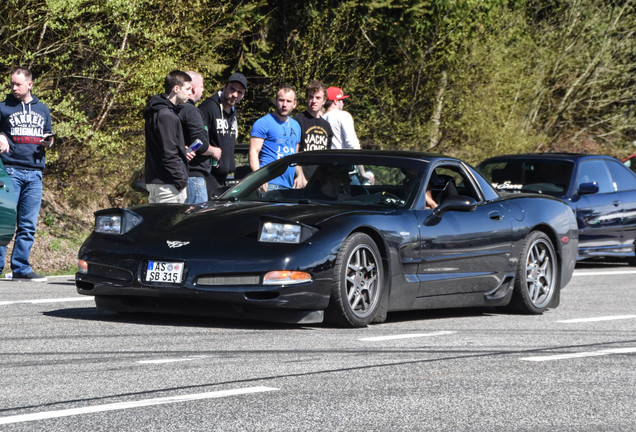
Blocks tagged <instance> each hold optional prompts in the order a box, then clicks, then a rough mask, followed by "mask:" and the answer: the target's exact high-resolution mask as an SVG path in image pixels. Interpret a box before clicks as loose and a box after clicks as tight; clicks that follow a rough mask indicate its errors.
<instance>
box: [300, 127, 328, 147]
mask: <svg viewBox="0 0 636 432" xmlns="http://www.w3.org/2000/svg"><path fill="white" fill-rule="evenodd" d="M328 148H329V136H328V135H327V131H326V130H325V129H324V128H323V127H321V126H312V127H310V128H309V129H307V131H306V132H305V150H327V149H328Z"/></svg>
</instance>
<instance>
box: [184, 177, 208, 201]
mask: <svg viewBox="0 0 636 432" xmlns="http://www.w3.org/2000/svg"><path fill="white" fill-rule="evenodd" d="M187 190H188V197H187V198H186V200H185V203H186V204H201V203H204V202H206V201H207V200H208V188H207V186H206V185H205V178H203V177H188V187H187Z"/></svg>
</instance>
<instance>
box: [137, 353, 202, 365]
mask: <svg viewBox="0 0 636 432" xmlns="http://www.w3.org/2000/svg"><path fill="white" fill-rule="evenodd" d="M208 357H210V356H205V355H200V356H191V357H182V358H171V359H157V360H140V361H138V362H137V363H138V364H164V363H177V362H184V361H192V360H199V359H202V358H208Z"/></svg>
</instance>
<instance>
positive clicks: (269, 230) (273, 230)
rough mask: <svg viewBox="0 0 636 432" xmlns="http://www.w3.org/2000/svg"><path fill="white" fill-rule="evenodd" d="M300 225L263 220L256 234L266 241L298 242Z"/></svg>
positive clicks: (260, 239)
mask: <svg viewBox="0 0 636 432" xmlns="http://www.w3.org/2000/svg"><path fill="white" fill-rule="evenodd" d="M300 231H301V229H300V225H294V224H286V223H275V222H265V223H264V224H263V226H262V227H261V233H260V235H259V236H258V239H259V241H262V242H266V243H300Z"/></svg>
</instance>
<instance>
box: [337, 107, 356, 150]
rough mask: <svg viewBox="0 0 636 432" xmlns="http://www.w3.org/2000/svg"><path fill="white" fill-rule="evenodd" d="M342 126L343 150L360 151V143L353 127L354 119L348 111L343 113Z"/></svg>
mask: <svg viewBox="0 0 636 432" xmlns="http://www.w3.org/2000/svg"><path fill="white" fill-rule="evenodd" d="M341 117H342V118H341V125H342V148H344V149H359V148H360V141H358V136H357V135H356V130H355V128H354V127H353V117H351V114H349V113H348V112H346V111H343V112H342V116H341Z"/></svg>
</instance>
